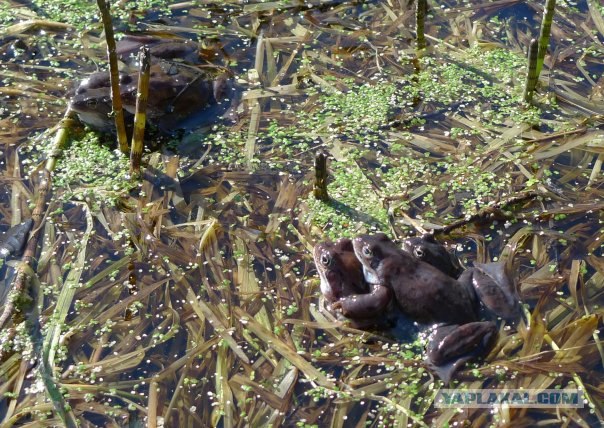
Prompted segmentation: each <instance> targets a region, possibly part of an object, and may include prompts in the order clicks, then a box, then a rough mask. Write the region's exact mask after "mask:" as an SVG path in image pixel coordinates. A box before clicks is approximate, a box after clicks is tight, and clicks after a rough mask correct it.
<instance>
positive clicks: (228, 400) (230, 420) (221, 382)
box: [212, 346, 235, 428]
mask: <svg viewBox="0 0 604 428" xmlns="http://www.w3.org/2000/svg"><path fill="white" fill-rule="evenodd" d="M228 357H229V353H228V352H227V348H226V347H224V346H219V347H218V353H217V355H216V377H215V379H216V383H215V387H216V395H217V396H218V400H219V402H220V405H219V406H216V407H215V408H214V413H215V414H218V415H221V416H222V424H221V425H223V426H224V427H225V428H232V427H233V426H235V419H234V415H233V407H234V406H233V392H232V391H231V387H230V386H229V382H228V380H229V367H231V365H230V364H229V361H228ZM219 419H220V418H216V419H215V420H216V422H218V420H219ZM212 420H214V418H212ZM214 426H217V425H214Z"/></svg>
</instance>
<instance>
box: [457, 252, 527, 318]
mask: <svg viewBox="0 0 604 428" xmlns="http://www.w3.org/2000/svg"><path fill="white" fill-rule="evenodd" d="M458 281H459V282H461V283H462V284H468V285H471V286H472V287H473V288H474V291H475V292H476V295H477V296H478V299H479V300H480V301H481V302H482V304H483V305H484V306H485V307H486V308H487V309H488V310H489V311H490V312H492V313H494V314H495V315H496V316H498V317H501V318H503V319H505V320H508V321H514V320H517V319H518V317H519V316H520V304H519V300H520V298H519V296H518V294H517V292H516V289H515V288H514V284H513V282H512V280H511V279H510V277H509V276H508V274H507V272H506V270H505V264H504V263H501V262H498V263H475V264H474V267H473V268H470V269H467V270H466V271H465V272H464V273H463V274H461V276H460V277H459V279H458Z"/></svg>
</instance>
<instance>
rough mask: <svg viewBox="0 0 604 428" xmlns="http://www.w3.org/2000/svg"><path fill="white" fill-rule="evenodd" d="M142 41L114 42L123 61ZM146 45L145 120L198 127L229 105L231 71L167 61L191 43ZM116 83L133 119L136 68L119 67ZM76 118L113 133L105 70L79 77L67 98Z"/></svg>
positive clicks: (164, 127) (168, 127)
mask: <svg viewBox="0 0 604 428" xmlns="http://www.w3.org/2000/svg"><path fill="white" fill-rule="evenodd" d="M141 44H142V40H135V41H133V40H132V38H129V39H125V40H122V41H120V42H119V43H118V49H117V50H118V52H120V53H121V58H122V59H125V60H128V59H129V58H130V55H131V52H132V50H133V49H134V48H135V47H138V46H140V45H141ZM152 47H154V48H155V49H151V52H152V54H153V53H155V54H156V55H160V56H159V57H157V56H152V64H151V69H150V80H149V96H148V103H147V122H148V123H150V124H152V125H155V126H157V128H158V129H159V130H160V131H162V132H165V133H169V132H172V131H175V130H177V129H180V128H189V127H201V126H204V125H206V124H208V123H210V122H213V121H215V120H216V118H218V117H219V116H220V115H221V114H222V113H224V112H225V111H226V110H227V108H228V106H229V105H230V98H229V96H230V95H231V91H232V85H231V79H230V77H231V75H230V73H229V72H228V71H227V70H225V69H224V68H221V67H215V66H193V65H188V64H184V63H181V62H176V61H174V60H167V59H166V58H174V57H177V56H178V55H185V57H186V58H187V57H189V56H190V53H187V52H189V51H190V50H191V46H189V44H185V43H176V42H173V41H172V42H170V43H168V42H164V43H160V42H156V43H155V44H154V45H153V46H152ZM119 76H120V78H119V87H120V96H121V98H122V105H123V108H124V110H125V113H126V114H127V115H128V118H127V120H128V121H131V120H132V115H133V114H134V111H135V106H136V94H137V88H138V70H136V69H135V68H132V67H129V66H126V67H125V69H124V70H122V71H120V75H119ZM70 105H71V108H72V110H74V111H75V112H76V113H77V114H78V116H79V117H80V120H81V121H82V122H84V123H86V124H88V125H90V126H91V127H92V128H94V129H96V130H99V131H103V132H114V129H115V125H114V119H113V117H112V114H111V112H112V111H113V107H112V103H111V89H110V81H109V72H107V71H102V72H97V73H93V74H92V75H90V76H89V77H88V78H87V79H84V80H83V81H82V82H81V83H80V85H79V86H78V88H77V89H76V92H75V95H74V96H73V98H72V99H71V102H70Z"/></svg>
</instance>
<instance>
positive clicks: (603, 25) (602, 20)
mask: <svg viewBox="0 0 604 428" xmlns="http://www.w3.org/2000/svg"><path fill="white" fill-rule="evenodd" d="M587 7H588V8H589V15H590V16H591V19H592V20H593V21H594V24H595V26H596V28H597V29H598V31H599V32H600V34H601V35H602V36H604V17H602V12H600V11H598V8H597V7H596V5H595V3H594V1H593V0H587Z"/></svg>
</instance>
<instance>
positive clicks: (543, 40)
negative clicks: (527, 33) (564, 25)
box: [537, 0, 556, 79]
mask: <svg viewBox="0 0 604 428" xmlns="http://www.w3.org/2000/svg"><path fill="white" fill-rule="evenodd" d="M555 8H556V0H547V1H546V3H545V11H544V12H543V21H542V22H541V32H540V34H539V53H538V55H537V79H538V78H539V74H541V69H542V68H543V60H544V59H545V52H546V51H547V47H548V45H549V35H550V32H551V30H552V21H553V19H554V9H555Z"/></svg>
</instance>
